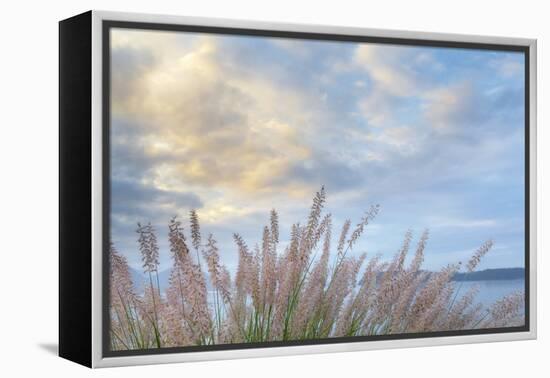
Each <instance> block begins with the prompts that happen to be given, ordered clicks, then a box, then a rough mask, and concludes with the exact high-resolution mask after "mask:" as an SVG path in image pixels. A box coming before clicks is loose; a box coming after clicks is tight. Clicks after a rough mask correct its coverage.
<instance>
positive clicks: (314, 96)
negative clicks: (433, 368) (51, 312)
mask: <svg viewBox="0 0 550 378" xmlns="http://www.w3.org/2000/svg"><path fill="white" fill-rule="evenodd" d="M59 30H60V34H59V36H60V40H59V41H60V56H59V58H60V59H59V70H60V71H59V74H60V75H59V77H60V102H59V104H60V109H59V114H60V152H59V153H60V193H59V196H60V198H59V199H60V237H59V241H60V247H59V261H60V269H59V289H60V290H59V301H60V308H59V310H60V311H59V353H60V355H61V356H62V357H65V358H67V359H70V360H73V361H75V362H78V363H80V364H83V365H86V366H90V367H109V366H122V365H137V364H150V363H166V362H184V361H201V360H213V359H229V358H241V357H254V356H281V355H290V354H300V353H321V352H323V353H324V352H341V351H354V350H369V349H381V348H393V347H412V346H427V345H445V344H458V343H476V342H490V341H503V340H521V339H532V338H535V337H536V285H535V283H536V261H535V260H536V237H535V236H536V235H535V230H536V223H535V222H536V161H535V157H536V129H535V124H536V107H535V105H536V41H535V40H531V39H519V38H503V37H484V36H467V35H451V34H437V33H418V32H406V31H389V30H374V29H359V28H344V27H332V26H331V27H328V26H317V25H290V24H271V23H262V22H249V21H247V22H241V21H230V20H218V19H202V18H187V17H175V16H159V15H143V14H130V13H113V12H97V11H90V12H87V13H84V14H81V15H78V16H75V17H73V18H69V19H67V20H64V21H61V22H60V29H59Z"/></svg>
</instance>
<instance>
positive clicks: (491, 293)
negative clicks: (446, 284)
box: [456, 279, 525, 307]
mask: <svg viewBox="0 0 550 378" xmlns="http://www.w3.org/2000/svg"><path fill="white" fill-rule="evenodd" d="M461 284H462V287H461V288H460V291H459V293H458V296H459V297H461V296H462V295H464V294H466V293H467V292H468V290H469V289H470V288H471V287H473V286H476V285H477V287H478V289H479V290H478V293H477V295H476V298H475V303H481V304H482V305H483V306H484V307H489V306H491V305H492V304H493V303H495V302H496V301H498V300H499V299H502V298H503V297H505V296H507V295H509V294H512V293H516V292H518V291H521V292H524V291H525V281H524V280H523V279H516V280H493V281H461V282H456V288H457V289H458V288H459V287H460V285H461Z"/></svg>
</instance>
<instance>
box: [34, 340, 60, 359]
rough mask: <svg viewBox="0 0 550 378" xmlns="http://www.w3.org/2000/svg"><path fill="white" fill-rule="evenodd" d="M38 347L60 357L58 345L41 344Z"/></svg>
mask: <svg viewBox="0 0 550 378" xmlns="http://www.w3.org/2000/svg"><path fill="white" fill-rule="evenodd" d="M38 347H39V348H40V349H42V350H44V351H46V352H48V353H50V354H53V355H56V356H57V355H59V345H57V344H56V343H40V344H38Z"/></svg>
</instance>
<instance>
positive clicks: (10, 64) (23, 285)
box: [0, 0, 550, 378]
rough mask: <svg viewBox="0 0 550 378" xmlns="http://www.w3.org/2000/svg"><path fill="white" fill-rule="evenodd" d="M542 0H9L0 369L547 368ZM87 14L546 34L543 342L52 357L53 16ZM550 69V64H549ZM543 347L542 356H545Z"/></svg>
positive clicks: (104, 373) (421, 371)
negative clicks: (213, 358) (251, 355)
mask: <svg viewBox="0 0 550 378" xmlns="http://www.w3.org/2000/svg"><path fill="white" fill-rule="evenodd" d="M545 3H546V2H545V1H540V0H539V1H535V0H533V1H531V0H522V1H505V0H499V1H493V0H484V1H480V0H474V1H470V0H460V1H441V0H434V1H427V0H403V1H392V0H379V1H368V0H363V1H356V2H354V1H347V0H333V1H330V2H322V1H320V0H318V1H314V2H311V3H307V2H306V1H302V2H300V1H299V0H277V1H275V0H272V1H261V0H256V1H254V0H251V1H247V0H230V1H211V0H200V1H199V0H197V1H185V0H177V1H168V0H166V1H165V0H149V1H138V0H131V1H130V0H124V1H117V2H116V3H115V2H113V1H105V0H97V1H78V0H72V1H51V2H50V1H35V2H32V1H17V2H15V1H10V2H4V3H3V7H2V8H3V9H2V13H1V16H0V17H1V22H0V28H1V33H0V42H1V43H0V51H1V58H0V64H1V69H0V75H1V76H0V91H1V93H2V102H1V103H2V106H1V107H0V109H1V110H0V120H1V123H0V230H1V231H0V254H1V258H0V270H1V271H0V369H1V370H0V375H2V376H4V377H17V376H36V375H42V376H50V375H52V376H53V375H56V376H67V377H80V376H91V375H92V374H94V375H95V376H101V377H113V376H120V375H127V376H133V377H141V376H143V377H145V376H148V377H150V376H157V377H161V376H162V377H175V376H180V377H210V376H212V377H214V376H218V377H224V378H225V377H233V376H239V377H249V376H250V377H259V376H261V377H278V378H281V377H285V378H286V377H294V376H302V377H306V376H316V377H339V378H340V377H341V378H344V377H353V378H355V377H367V376H370V377H382V376H390V377H392V376H423V377H441V376H445V377H461V378H464V377H465V376H466V377H471V376H474V377H476V376H482V375H484V376H496V377H515V378H517V377H520V376H533V377H537V376H543V375H545V376H548V374H550V362H549V359H550V342H549V341H548V340H549V338H550V331H549V329H550V325H549V324H548V321H549V318H548V306H549V305H548V301H547V298H548V295H547V291H546V289H547V288H548V287H550V278H549V276H550V275H549V274H548V272H547V267H546V259H545V258H544V257H545V256H543V254H544V252H545V249H546V247H547V245H548V234H549V232H548V229H547V230H546V234H545V226H546V228H547V226H548V224H547V222H545V220H546V218H545V217H544V214H543V212H545V210H548V209H547V206H548V203H547V202H546V201H544V200H545V198H544V189H547V188H548V187H549V186H548V179H549V172H548V165H547V163H548V160H549V159H550V157H549V154H550V149H549V147H550V145H549V144H550V140H549V135H548V134H549V133H548V130H547V129H546V128H545V126H546V123H547V116H548V114H549V113H548V111H547V108H546V107H545V105H548V102H549V101H550V97H549V94H548V88H549V87H550V84H549V80H550V73H548V71H547V70H546V68H548V62H549V61H550V58H549V54H550V52H549V50H547V49H545V47H546V45H545V44H546V43H547V42H548V41H550V26H549V24H550V20H549V17H548V16H549V14H550V12H549V10H548V9H545ZM89 9H100V10H120V11H135V12H149V13H164V14H179V15H188V16H207V17H224V18H238V19H253V20H265V21H281V22H297V23H317V24H329V25H341V26H358V27H369V28H385V29H401V30H417V31H432V32H449V33H467V34H485V35H501V36H510V37H512V36H513V37H529V38H537V39H538V43H539V44H538V48H539V50H538V52H539V60H538V67H539V71H538V75H539V82H538V83H539V90H538V105H539V113H538V115H539V122H538V137H539V138H538V146H539V155H538V162H539V176H538V179H539V181H538V193H539V206H538V211H539V216H538V232H539V241H538V244H539V248H538V257H539V265H538V271H539V282H538V287H539V297H538V303H539V312H538V315H539V339H538V340H537V341H522V342H507V343H497V344H479V345H463V346H450V347H430V348H418V349H400V350H386V351H375V352H356V353H342V354H330V355H313V356H296V357H279V358H268V359H252V360H235V361H222V362H208V363H194V364H186V365H184V364H178V365H162V366H147V367H131V368H117V369H103V370H98V371H91V370H88V369H86V368H83V367H80V366H78V365H76V364H73V363H71V362H69V361H65V360H62V359H60V358H58V357H56V356H55V353H56V344H57V263H58V260H57V246H58V236H57V232H58V228H57V222H58V209H57V206H58V201H57V193H58V192H57V191H58V186H57V180H58V170H57V148H58V140H57V138H58V132H57V119H58V118H57V104H58V102H57V90H58V88H57V79H58V75H57V63H58V59H57V54H58V43H57V35H58V34H57V31H58V29H57V28H58V26H57V21H59V20H61V19H63V18H67V17H70V16H72V15H74V14H77V13H81V12H83V11H86V10H89ZM545 66H546V67H545ZM545 348H546V351H545Z"/></svg>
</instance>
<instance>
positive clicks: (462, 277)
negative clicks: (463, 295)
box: [453, 268, 525, 281]
mask: <svg viewBox="0 0 550 378" xmlns="http://www.w3.org/2000/svg"><path fill="white" fill-rule="evenodd" d="M524 278H525V268H499V269H485V270H480V271H477V272H471V273H456V274H455V275H454V277H453V281H504V280H518V279H524Z"/></svg>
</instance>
